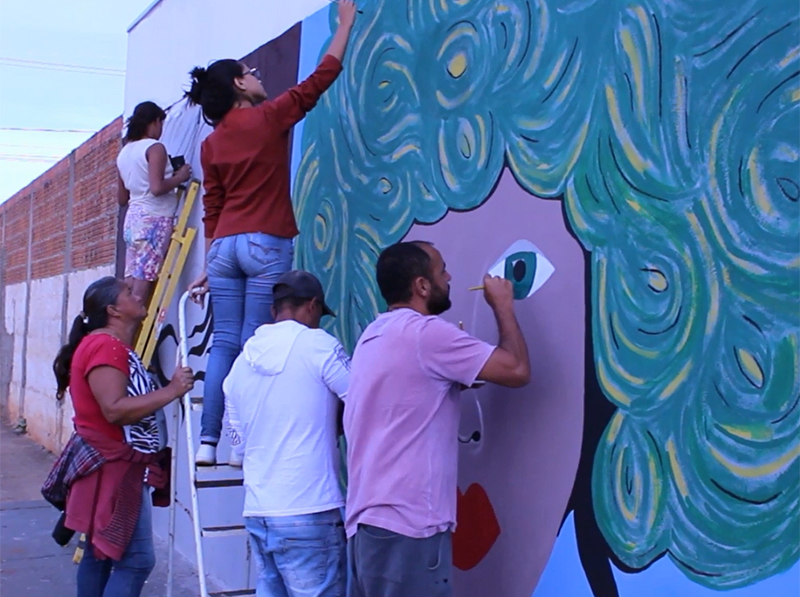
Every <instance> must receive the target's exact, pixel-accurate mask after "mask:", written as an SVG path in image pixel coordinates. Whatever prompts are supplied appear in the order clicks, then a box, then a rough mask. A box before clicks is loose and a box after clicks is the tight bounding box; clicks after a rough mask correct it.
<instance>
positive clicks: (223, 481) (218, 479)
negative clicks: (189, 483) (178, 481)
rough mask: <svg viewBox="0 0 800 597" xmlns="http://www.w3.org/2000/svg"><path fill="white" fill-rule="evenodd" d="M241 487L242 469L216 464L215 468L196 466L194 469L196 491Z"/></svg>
mask: <svg viewBox="0 0 800 597" xmlns="http://www.w3.org/2000/svg"><path fill="white" fill-rule="evenodd" d="M242 485H243V480H242V469H240V468H235V467H232V466H228V465H227V464H218V465H216V466H198V467H197V468H196V469H195V487H197V488H198V489H208V488H212V487H241V486H242Z"/></svg>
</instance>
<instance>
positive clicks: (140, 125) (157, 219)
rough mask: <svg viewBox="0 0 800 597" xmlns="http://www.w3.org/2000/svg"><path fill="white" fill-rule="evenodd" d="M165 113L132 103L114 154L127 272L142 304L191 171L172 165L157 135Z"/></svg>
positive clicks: (150, 105)
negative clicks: (180, 189)
mask: <svg viewBox="0 0 800 597" xmlns="http://www.w3.org/2000/svg"><path fill="white" fill-rule="evenodd" d="M166 117H167V115H166V113H165V112H164V110H162V109H161V108H160V107H158V106H157V105H156V104H154V103H153V102H142V103H141V104H139V105H138V106H136V108H134V110H133V114H132V115H131V117H130V118H129V119H128V122H127V131H126V133H125V138H124V139H123V143H124V145H123V147H122V150H121V151H120V152H119V156H117V170H118V172H119V192H118V201H119V204H120V205H127V206H128V213H127V214H126V215H125V226H124V230H123V236H124V238H125V245H126V254H125V278H126V279H127V280H128V282H130V283H131V284H132V286H133V293H134V294H135V295H137V296H140V297H141V298H142V300H143V301H144V303H145V304H147V303H148V302H149V300H150V293H151V292H152V288H153V282H154V281H155V280H156V279H157V278H158V274H159V272H160V271H161V265H162V264H163V263H164V258H165V257H166V254H167V249H168V248H169V240H170V237H171V236H172V228H173V219H174V217H175V211H176V209H177V207H178V195H177V193H176V192H175V189H176V188H177V187H178V186H179V185H181V184H183V183H184V182H186V181H187V180H189V178H190V177H191V175H192V171H191V168H190V167H189V165H188V164H184V165H183V166H181V167H180V168H178V170H177V171H173V168H172V164H171V162H170V160H169V159H168V156H167V150H166V148H165V147H164V144H163V143H159V141H158V140H159V139H160V138H161V132H162V129H163V127H164V119H165V118H166Z"/></svg>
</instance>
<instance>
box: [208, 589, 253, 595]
mask: <svg viewBox="0 0 800 597" xmlns="http://www.w3.org/2000/svg"><path fill="white" fill-rule="evenodd" d="M255 594H256V590H255V589H237V590H236V591H210V592H209V593H208V597H240V596H242V595H255Z"/></svg>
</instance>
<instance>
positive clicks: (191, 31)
mask: <svg viewBox="0 0 800 597" xmlns="http://www.w3.org/2000/svg"><path fill="white" fill-rule="evenodd" d="M328 4H329V0H292V1H291V2H285V1H284V0H227V1H226V2H220V1H219V0H163V1H162V2H159V3H158V4H157V5H155V6H154V7H153V8H152V10H151V11H150V12H149V13H147V14H146V16H145V17H144V18H143V19H142V20H141V21H139V22H138V23H136V24H135V25H134V26H133V27H132V28H131V29H130V31H129V34H128V63H127V69H126V73H125V116H126V117H127V116H129V115H130V114H131V112H132V111H133V108H134V107H135V106H136V104H138V103H139V102H142V101H144V100H151V101H154V102H156V103H157V104H159V105H161V106H169V105H170V104H172V103H173V102H175V101H177V100H179V99H180V98H181V95H182V93H183V89H184V88H185V87H187V86H188V83H189V75H188V73H189V71H190V70H191V69H192V68H193V67H195V66H207V65H208V64H209V63H210V62H212V61H214V60H219V59H221V58H241V57H242V56H245V55H246V54H249V53H250V52H251V51H253V50H255V49H256V48H258V47H259V46H261V45H263V44H265V43H267V42H268V41H270V40H272V39H275V38H276V37H279V36H280V35H281V34H282V33H284V32H285V31H287V30H288V29H290V28H291V27H292V26H293V25H295V24H296V23H298V22H300V21H302V20H303V19H304V18H305V17H307V16H308V15H310V14H313V13H315V12H316V11H318V10H319V9H320V8H323V7H324V6H327V5H328Z"/></svg>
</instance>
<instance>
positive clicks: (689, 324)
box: [675, 248, 697, 354]
mask: <svg viewBox="0 0 800 597" xmlns="http://www.w3.org/2000/svg"><path fill="white" fill-rule="evenodd" d="M681 257H682V258H683V262H684V263H685V264H686V269H687V271H688V272H689V274H690V275H691V277H692V279H691V280H690V283H689V288H697V273H696V271H695V267H694V263H693V262H692V255H691V253H690V252H689V249H688V248H684V250H683V252H682V253H681ZM687 311H688V312H689V316H688V318H687V320H686V323H685V324H684V325H683V335H682V336H681V338H680V340H678V342H677V344H676V345H675V354H680V353H681V351H683V349H684V348H685V347H686V343H687V342H688V341H689V336H690V335H691V332H692V329H693V328H694V320H695V317H696V316H697V308H691V305H690V308H689V309H687Z"/></svg>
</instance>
